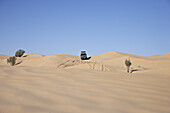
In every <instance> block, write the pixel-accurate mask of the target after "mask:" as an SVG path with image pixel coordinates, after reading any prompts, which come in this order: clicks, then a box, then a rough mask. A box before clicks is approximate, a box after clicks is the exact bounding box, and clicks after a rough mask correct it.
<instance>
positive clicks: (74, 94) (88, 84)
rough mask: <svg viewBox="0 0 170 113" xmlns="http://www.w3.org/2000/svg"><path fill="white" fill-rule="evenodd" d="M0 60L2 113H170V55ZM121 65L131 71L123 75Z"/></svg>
mask: <svg viewBox="0 0 170 113" xmlns="http://www.w3.org/2000/svg"><path fill="white" fill-rule="evenodd" d="M6 58H8V56H5V55H0V113H169V112H170V108H169V106H170V87H169V86H170V53H167V54H164V55H157V56H151V57H141V56H137V55H130V54H125V53H119V52H108V53H104V54H101V55H97V56H94V57H92V59H90V60H89V61H81V60H80V59H79V57H78V56H73V55H66V54H58V55H49V56H43V55H32V54H28V55H25V57H22V58H18V59H17V63H18V65H16V66H14V67H12V66H10V65H9V64H6ZM125 59H131V61H132V63H133V65H132V67H133V69H134V70H138V71H134V72H133V73H132V74H127V73H126V72H125V71H126V67H125V65H124V61H125Z"/></svg>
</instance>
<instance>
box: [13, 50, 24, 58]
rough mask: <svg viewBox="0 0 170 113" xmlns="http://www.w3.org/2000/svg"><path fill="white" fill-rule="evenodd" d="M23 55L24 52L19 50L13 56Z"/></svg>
mask: <svg viewBox="0 0 170 113" xmlns="http://www.w3.org/2000/svg"><path fill="white" fill-rule="evenodd" d="M24 53H25V51H24V50H22V49H19V50H18V51H17V52H16V53H15V56H16V57H21V56H22V55H23V54H24Z"/></svg>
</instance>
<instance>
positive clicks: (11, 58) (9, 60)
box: [7, 56, 17, 66]
mask: <svg viewBox="0 0 170 113" xmlns="http://www.w3.org/2000/svg"><path fill="white" fill-rule="evenodd" d="M16 59H17V58H16V57H15V56H12V57H9V58H8V59H7V63H10V64H11V66H14V65H15V63H16Z"/></svg>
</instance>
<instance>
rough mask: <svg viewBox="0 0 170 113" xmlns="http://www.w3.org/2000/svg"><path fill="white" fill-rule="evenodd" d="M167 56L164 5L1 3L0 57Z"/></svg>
mask: <svg viewBox="0 0 170 113" xmlns="http://www.w3.org/2000/svg"><path fill="white" fill-rule="evenodd" d="M18 49H24V50H25V51H26V53H27V54H42V55H50V54H59V53H65V54H72V55H79V54H80V51H81V50H86V51H87V53H88V54H89V55H91V56H93V55H97V54H102V53H105V52H109V51H118V52H123V53H129V54H136V55H141V56H151V55H155V54H165V53H167V52H170V1H169V0H0V54H5V55H14V54H15V52H16V51H17V50H18Z"/></svg>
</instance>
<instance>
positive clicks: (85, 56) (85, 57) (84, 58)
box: [80, 51, 91, 60]
mask: <svg viewBox="0 0 170 113" xmlns="http://www.w3.org/2000/svg"><path fill="white" fill-rule="evenodd" d="M80 57H81V60H89V59H90V58H91V57H87V54H86V51H81V54H80Z"/></svg>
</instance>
